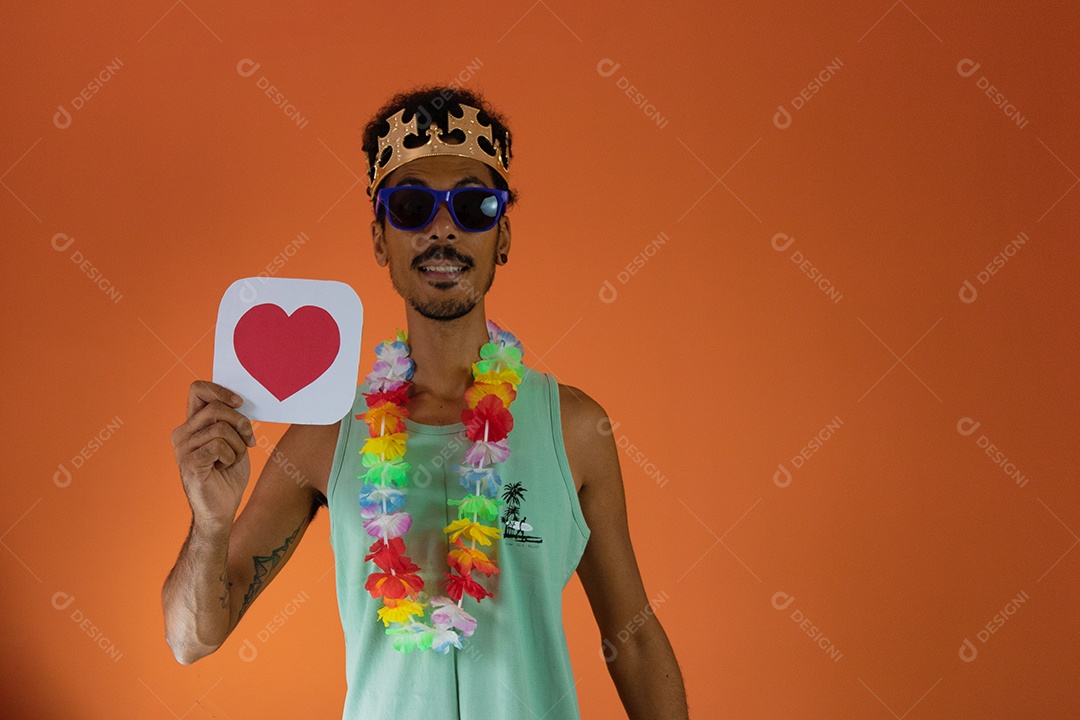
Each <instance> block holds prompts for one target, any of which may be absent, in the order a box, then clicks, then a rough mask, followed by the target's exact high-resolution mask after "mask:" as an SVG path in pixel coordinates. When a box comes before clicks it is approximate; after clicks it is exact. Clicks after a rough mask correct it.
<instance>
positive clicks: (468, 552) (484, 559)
mask: <svg viewBox="0 0 1080 720" xmlns="http://www.w3.org/2000/svg"><path fill="white" fill-rule="evenodd" d="M446 561H447V563H448V564H449V565H450V566H451V567H453V568H457V571H458V572H459V573H461V574H462V575H468V574H469V573H470V572H472V571H473V570H476V571H477V572H482V573H484V574H485V575H494V574H496V573H498V572H499V568H497V567H495V563H493V562H492V561H491V560H489V559H488V556H487V555H485V554H484V553H483V551H481V550H477V549H476V548H468V547H465V545H464V543H462V542H461V538H458V539H457V540H455V541H454V547H452V548H450V552H449V553H447V555H446ZM434 602H435V601H434V600H433V601H432V603H433V604H434Z"/></svg>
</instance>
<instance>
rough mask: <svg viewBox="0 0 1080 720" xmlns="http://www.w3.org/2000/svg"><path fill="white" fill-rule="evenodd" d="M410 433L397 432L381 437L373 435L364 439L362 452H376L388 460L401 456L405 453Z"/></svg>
mask: <svg viewBox="0 0 1080 720" xmlns="http://www.w3.org/2000/svg"><path fill="white" fill-rule="evenodd" d="M407 437H408V433H403V432H397V433H390V434H388V435H380V436H379V437H371V438H368V439H367V440H365V441H364V446H363V447H362V448H360V452H362V453H374V454H376V455H379V456H380V457H383V458H385V459H387V460H393V459H394V458H399V457H401V456H402V455H404V454H405V439H406V438H407Z"/></svg>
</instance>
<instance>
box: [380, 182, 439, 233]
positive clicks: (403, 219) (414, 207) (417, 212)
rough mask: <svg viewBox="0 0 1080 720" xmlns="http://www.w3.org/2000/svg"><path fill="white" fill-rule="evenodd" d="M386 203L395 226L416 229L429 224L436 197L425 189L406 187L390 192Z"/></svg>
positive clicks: (403, 228)
mask: <svg viewBox="0 0 1080 720" xmlns="http://www.w3.org/2000/svg"><path fill="white" fill-rule="evenodd" d="M386 205H387V210H388V211H389V213H390V222H391V223H393V225H394V227H397V228H400V229H402V230H415V229H416V228H422V227H424V225H426V224H427V221H428V218H429V217H431V209H432V208H433V207H434V206H435V198H433V197H432V196H431V195H430V194H428V193H426V192H424V191H423V190H412V189H409V188H405V189H402V190H395V191H394V192H392V193H390V197H389V198H388V200H387V203H386Z"/></svg>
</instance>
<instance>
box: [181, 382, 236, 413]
mask: <svg viewBox="0 0 1080 720" xmlns="http://www.w3.org/2000/svg"><path fill="white" fill-rule="evenodd" d="M213 400H218V401H220V402H222V403H224V404H225V405H228V406H230V407H240V405H242V404H243V398H241V397H240V396H239V395H237V394H236V393H234V392H233V391H232V390H230V389H229V388H227V387H224V386H222V385H218V384H217V383H215V382H210V381H209V380H196V381H194V382H193V383H191V387H190V388H189V390H188V409H187V416H188V417H189V418H190V417H191V416H192V415H194V414H195V413H197V412H198V411H199V410H201V409H202V408H203V407H204V406H206V405H207V403H209V402H211V401H213Z"/></svg>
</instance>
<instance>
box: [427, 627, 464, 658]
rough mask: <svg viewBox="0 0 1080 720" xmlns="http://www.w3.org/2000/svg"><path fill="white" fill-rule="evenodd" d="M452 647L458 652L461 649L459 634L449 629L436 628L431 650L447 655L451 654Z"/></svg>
mask: <svg viewBox="0 0 1080 720" xmlns="http://www.w3.org/2000/svg"><path fill="white" fill-rule="evenodd" d="M451 645H453V646H454V647H456V648H457V649H458V650H460V649H461V638H460V637H459V636H458V634H457V633H456V632H454V631H453V630H450V629H447V628H442V629H440V628H435V630H434V632H433V635H432V638H431V649H432V650H434V651H435V652H438V653H442V654H443V655H445V654H446V653H447V652H449V650H450V646H451Z"/></svg>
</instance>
